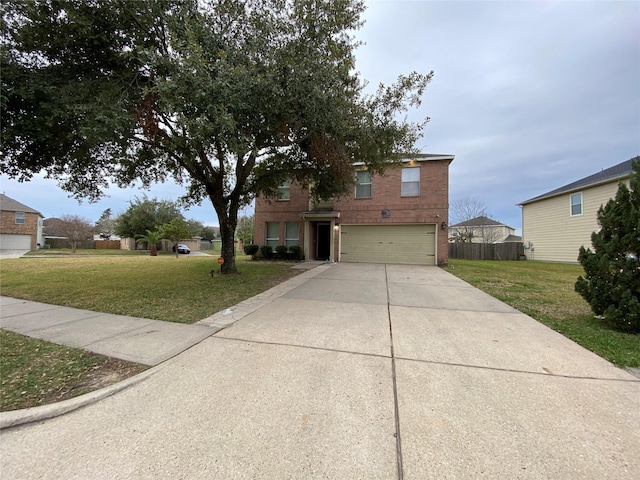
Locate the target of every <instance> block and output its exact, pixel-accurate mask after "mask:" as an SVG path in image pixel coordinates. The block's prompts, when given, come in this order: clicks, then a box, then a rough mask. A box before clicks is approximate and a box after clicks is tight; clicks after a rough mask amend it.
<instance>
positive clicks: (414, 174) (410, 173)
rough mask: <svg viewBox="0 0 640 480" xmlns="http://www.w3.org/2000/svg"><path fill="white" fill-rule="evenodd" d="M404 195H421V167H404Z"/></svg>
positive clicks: (402, 193)
mask: <svg viewBox="0 0 640 480" xmlns="http://www.w3.org/2000/svg"><path fill="white" fill-rule="evenodd" d="M401 195H402V196H403V197H419V196H420V167H407V168H403V169H402V190H401Z"/></svg>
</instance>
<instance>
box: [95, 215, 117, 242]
mask: <svg viewBox="0 0 640 480" xmlns="http://www.w3.org/2000/svg"><path fill="white" fill-rule="evenodd" d="M115 228H116V221H115V219H114V218H113V217H112V215H111V209H110V208H107V209H106V210H105V211H104V212H102V215H100V218H99V219H98V221H97V222H96V231H97V232H98V234H99V235H100V238H101V239H103V240H109V239H111V236H112V235H113V232H114V231H115Z"/></svg>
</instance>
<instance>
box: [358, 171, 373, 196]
mask: <svg viewBox="0 0 640 480" xmlns="http://www.w3.org/2000/svg"><path fill="white" fill-rule="evenodd" d="M356 198H371V172H368V171H366V170H360V171H358V172H356Z"/></svg>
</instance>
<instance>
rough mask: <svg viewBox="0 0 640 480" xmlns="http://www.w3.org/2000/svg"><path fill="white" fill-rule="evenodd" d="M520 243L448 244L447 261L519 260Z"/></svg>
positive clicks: (520, 252)
mask: <svg viewBox="0 0 640 480" xmlns="http://www.w3.org/2000/svg"><path fill="white" fill-rule="evenodd" d="M522 255H524V247H523V245H522V243H518V242H509V243H450V244H449V260H451V259H454V258H460V259H464V260H520V257H521V256H522Z"/></svg>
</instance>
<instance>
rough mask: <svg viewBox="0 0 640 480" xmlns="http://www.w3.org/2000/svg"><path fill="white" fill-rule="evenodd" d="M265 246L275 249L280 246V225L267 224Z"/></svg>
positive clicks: (275, 223)
mask: <svg viewBox="0 0 640 480" xmlns="http://www.w3.org/2000/svg"><path fill="white" fill-rule="evenodd" d="M266 231H267V238H266V242H267V245H269V246H271V247H274V248H275V247H277V246H278V245H280V224H279V223H278V222H267V228H266Z"/></svg>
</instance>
